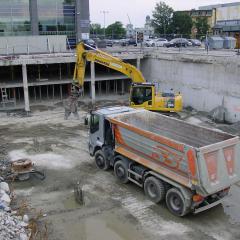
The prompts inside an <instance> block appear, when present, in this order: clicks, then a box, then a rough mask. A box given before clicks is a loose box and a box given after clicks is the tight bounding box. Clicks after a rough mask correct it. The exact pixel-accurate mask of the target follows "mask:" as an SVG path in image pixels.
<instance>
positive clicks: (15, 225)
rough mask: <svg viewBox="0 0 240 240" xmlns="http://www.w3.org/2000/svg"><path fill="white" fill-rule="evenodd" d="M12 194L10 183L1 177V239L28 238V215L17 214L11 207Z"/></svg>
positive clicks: (17, 239) (23, 239) (21, 239)
mask: <svg viewBox="0 0 240 240" xmlns="http://www.w3.org/2000/svg"><path fill="white" fill-rule="evenodd" d="M11 195H12V194H11V192H10V189H9V185H8V184H7V183H6V182H4V179H3V178H1V177H0V239H4V240H10V239H15V240H28V239H30V231H29V230H28V229H27V227H28V221H29V219H28V216H27V215H24V216H23V217H21V216H16V213H17V212H15V211H12V209H11V207H10V203H11V197H12V196H11Z"/></svg>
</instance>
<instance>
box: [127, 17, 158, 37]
mask: <svg viewBox="0 0 240 240" xmlns="http://www.w3.org/2000/svg"><path fill="white" fill-rule="evenodd" d="M151 23H152V20H151V18H150V16H146V20H145V24H144V27H142V28H133V25H132V24H128V25H127V27H126V31H127V34H126V35H127V37H128V38H131V37H136V34H137V33H142V34H143V36H144V38H145V39H148V38H149V37H151V36H153V35H154V28H153V27H152V24H151Z"/></svg>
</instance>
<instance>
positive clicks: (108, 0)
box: [90, 0, 236, 27]
mask: <svg viewBox="0 0 240 240" xmlns="http://www.w3.org/2000/svg"><path fill="white" fill-rule="evenodd" d="M157 2H159V0H90V15H91V16H90V19H91V22H92V23H100V24H101V25H102V26H103V22H104V20H103V13H101V11H103V10H105V11H108V12H109V13H107V14H106V26H107V25H109V24H111V23H113V22H115V21H121V22H122V23H124V24H127V23H129V21H128V17H127V14H128V15H129V17H130V19H131V22H132V24H134V26H135V27H142V26H143V25H144V22H145V17H146V15H150V16H151V14H152V10H153V9H154V7H155V5H156V3H157ZM165 2H166V4H168V5H169V6H171V7H172V8H173V9H174V10H187V9H193V8H195V9H197V8H198V7H199V6H205V5H211V4H218V3H229V2H236V1H234V0H185V1H182V0H166V1H165Z"/></svg>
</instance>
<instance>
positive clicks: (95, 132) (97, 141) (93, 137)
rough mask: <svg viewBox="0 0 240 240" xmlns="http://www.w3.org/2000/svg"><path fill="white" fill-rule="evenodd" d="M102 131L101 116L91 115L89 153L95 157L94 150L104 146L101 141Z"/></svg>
mask: <svg viewBox="0 0 240 240" xmlns="http://www.w3.org/2000/svg"><path fill="white" fill-rule="evenodd" d="M101 132H102V131H101V129H100V116H99V115H97V114H91V118H90V135H89V152H90V155H93V153H94V149H95V148H96V147H97V146H100V147H101V146H102V144H103V142H102V141H101V140H102V139H101Z"/></svg>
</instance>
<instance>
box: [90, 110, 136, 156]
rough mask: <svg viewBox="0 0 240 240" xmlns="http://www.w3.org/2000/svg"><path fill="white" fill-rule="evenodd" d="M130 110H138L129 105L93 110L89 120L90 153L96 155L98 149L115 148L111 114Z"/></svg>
mask: <svg viewBox="0 0 240 240" xmlns="http://www.w3.org/2000/svg"><path fill="white" fill-rule="evenodd" d="M130 111H136V110H134V109H133V108H129V107H124V106H123V107H122V106H121V107H108V108H102V109H100V110H96V111H93V112H91V115H90V122H89V127H90V130H89V145H88V146H89V153H90V155H91V156H94V155H95V153H96V152H97V151H98V150H101V149H103V150H104V151H107V149H111V150H112V149H113V147H114V138H113V130H112V126H111V124H110V122H109V121H108V119H107V118H108V117H109V116H113V115H116V114H119V113H125V112H130Z"/></svg>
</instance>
